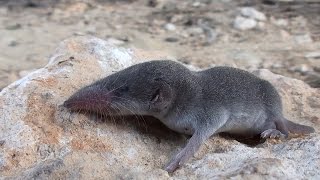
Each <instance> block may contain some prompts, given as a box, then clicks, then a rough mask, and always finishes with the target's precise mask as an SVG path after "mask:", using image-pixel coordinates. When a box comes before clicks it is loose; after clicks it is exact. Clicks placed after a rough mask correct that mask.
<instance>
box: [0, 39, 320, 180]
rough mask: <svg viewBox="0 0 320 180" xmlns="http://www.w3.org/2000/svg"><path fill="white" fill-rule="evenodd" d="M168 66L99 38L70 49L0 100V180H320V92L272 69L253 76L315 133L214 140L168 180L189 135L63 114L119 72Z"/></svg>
mask: <svg viewBox="0 0 320 180" xmlns="http://www.w3.org/2000/svg"><path fill="white" fill-rule="evenodd" d="M168 58H170V57H168V56H167V55H163V54H162V53H161V52H146V51H142V50H137V49H131V50H130V49H124V48H119V47H116V46H114V45H113V44H110V43H108V42H106V41H104V40H101V39H98V38H94V37H74V38H71V39H68V40H65V41H63V42H62V43H61V44H60V45H59V47H58V48H57V50H56V51H55V52H54V53H53V54H52V56H51V58H50V61H49V63H48V65H46V66H45V67H44V68H42V69H39V70H36V71H34V72H32V73H30V74H28V75H27V76H25V77H24V78H22V79H20V80H18V81H16V82H14V83H13V84H11V85H9V86H8V87H6V88H4V89H3V90H2V91H1V92H0V179H146V178H148V179H310V178H311V179H319V178H320V171H319V159H320V135H319V133H318V132H319V130H320V129H319V123H320V120H319V118H320V117H319V115H320V108H319V107H320V90H319V89H313V88H310V87H309V86H308V85H307V84H305V83H304V82H302V81H300V80H295V79H291V78H287V77H284V76H280V75H275V74H273V73H271V72H270V71H268V70H257V71H255V72H254V73H255V74H256V75H258V76H259V77H261V78H264V79H267V80H268V81H270V82H271V83H272V84H273V85H274V86H275V87H276V88H277V90H278V91H279V93H280V95H281V97H282V99H283V104H284V112H285V116H286V117H287V118H288V119H291V120H293V121H295V122H299V123H302V124H306V125H310V126H313V127H315V129H316V131H317V133H315V134H312V135H309V136H304V137H297V138H292V139H288V140H283V141H268V142H266V143H264V144H262V145H260V146H258V147H249V146H247V145H244V144H241V143H239V142H237V141H235V140H232V139H224V138H221V137H219V136H213V137H212V138H211V139H210V140H208V141H207V142H206V143H205V144H204V145H203V146H202V147H201V149H200V151H199V152H198V153H197V154H196V156H195V158H192V159H190V161H188V162H187V163H186V164H185V165H183V166H182V167H181V168H179V169H178V170H177V171H176V172H174V173H173V174H170V175H169V174H168V173H167V172H166V171H164V170H162V168H163V166H164V165H165V164H166V163H167V162H168V160H169V159H170V158H171V157H172V156H173V155H174V153H175V152H177V150H178V148H181V147H182V146H183V144H185V143H186V139H187V137H184V136H182V135H178V134H177V133H173V132H172V131H170V130H168V129H167V128H165V127H164V126H163V125H162V124H161V123H159V122H158V121H155V119H151V118H144V119H141V118H140V117H139V118H134V117H128V118H122V119H119V120H116V119H105V120H104V121H102V120H100V118H99V117H96V116H92V115H86V114H81V113H77V112H73V113H71V112H69V111H68V110H66V109H65V108H63V107H62V106H61V104H62V103H63V102H64V101H65V100H66V99H67V98H68V97H69V96H70V95H72V94H73V93H74V92H76V91H77V90H78V89H80V88H81V87H84V86H86V85H88V84H90V83H92V82H94V81H96V80H98V79H100V78H102V77H105V76H107V75H110V74H111V73H113V72H115V71H119V70H121V69H123V68H125V67H128V66H130V65H133V64H136V63H140V62H143V61H148V60H152V59H168ZM129 78H130V77H129ZM129 80H130V79H129Z"/></svg>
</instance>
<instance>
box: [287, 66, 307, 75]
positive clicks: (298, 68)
mask: <svg viewBox="0 0 320 180" xmlns="http://www.w3.org/2000/svg"><path fill="white" fill-rule="evenodd" d="M289 71H291V72H298V73H301V74H305V73H307V72H309V71H311V69H310V67H309V66H308V65H306V64H301V65H299V66H294V67H292V68H290V69H289Z"/></svg>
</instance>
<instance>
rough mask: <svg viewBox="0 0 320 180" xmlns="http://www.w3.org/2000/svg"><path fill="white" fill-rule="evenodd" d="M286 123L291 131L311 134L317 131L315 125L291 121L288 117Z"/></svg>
mask: <svg viewBox="0 0 320 180" xmlns="http://www.w3.org/2000/svg"><path fill="white" fill-rule="evenodd" d="M285 124H286V125H287V128H288V130H289V132H291V133H295V134H310V133H313V132H315V130H314V128H313V127H310V126H305V125H301V124H297V123H294V122H292V121H289V120H288V119H285Z"/></svg>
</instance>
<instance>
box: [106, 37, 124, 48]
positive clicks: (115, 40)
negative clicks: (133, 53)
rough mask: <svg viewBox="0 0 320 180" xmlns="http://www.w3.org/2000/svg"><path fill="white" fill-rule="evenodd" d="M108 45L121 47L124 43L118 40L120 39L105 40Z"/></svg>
mask: <svg viewBox="0 0 320 180" xmlns="http://www.w3.org/2000/svg"><path fill="white" fill-rule="evenodd" d="M106 41H107V42H108V43H110V44H113V45H116V46H121V45H124V44H125V42H124V41H122V40H120V39H116V38H108V39H107V40H106Z"/></svg>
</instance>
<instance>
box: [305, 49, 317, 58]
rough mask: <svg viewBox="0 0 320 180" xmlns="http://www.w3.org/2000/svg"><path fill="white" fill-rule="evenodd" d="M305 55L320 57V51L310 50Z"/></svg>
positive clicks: (307, 56)
mask: <svg viewBox="0 0 320 180" xmlns="http://www.w3.org/2000/svg"><path fill="white" fill-rule="evenodd" d="M305 57H306V58H310V59H320V51H316V52H309V53H307V54H306V55H305Z"/></svg>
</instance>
